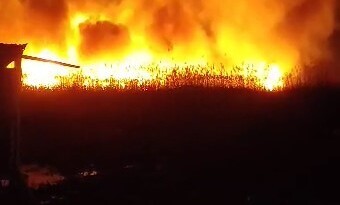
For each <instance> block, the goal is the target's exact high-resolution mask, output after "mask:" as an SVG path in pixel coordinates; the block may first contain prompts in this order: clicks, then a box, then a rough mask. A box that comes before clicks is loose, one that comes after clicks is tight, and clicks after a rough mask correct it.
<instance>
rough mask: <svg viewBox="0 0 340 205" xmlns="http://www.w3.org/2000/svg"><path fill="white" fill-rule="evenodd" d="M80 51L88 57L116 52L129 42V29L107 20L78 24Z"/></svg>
mask: <svg viewBox="0 0 340 205" xmlns="http://www.w3.org/2000/svg"><path fill="white" fill-rule="evenodd" d="M79 30H80V34H81V44H80V51H81V53H82V54H83V55H84V56H86V57H89V58H92V57H95V56H104V55H106V54H107V53H108V54H110V53H112V52H113V53H118V52H121V50H122V49H124V47H125V46H126V45H128V44H129V41H130V39H129V31H128V29H127V28H126V27H125V26H124V25H119V24H114V23H111V22H109V21H97V22H94V23H93V22H88V21H87V22H84V23H81V24H80V25H79Z"/></svg>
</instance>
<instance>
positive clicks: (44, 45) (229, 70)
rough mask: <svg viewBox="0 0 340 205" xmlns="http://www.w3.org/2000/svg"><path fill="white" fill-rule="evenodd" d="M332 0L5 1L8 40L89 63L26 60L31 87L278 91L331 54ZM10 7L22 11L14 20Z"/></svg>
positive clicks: (2, 35) (33, 51)
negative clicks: (294, 74)
mask: <svg viewBox="0 0 340 205" xmlns="http://www.w3.org/2000/svg"><path fill="white" fill-rule="evenodd" d="M334 5H335V1H334V0H297V1H285V2H282V1H280V0H249V1H247V3H245V2H242V1H231V0H227V1H225V2H223V1H219V0H211V1H209V2H204V1H196V0H188V1H178V0H157V1H152V2H146V1H145V0H137V1H135V0H123V1H112V2H111V3H110V2H108V1H105V2H104V1H90V0H86V1H84V2H83V1H77V0H70V1H66V0H49V1H39V0H25V1H19V2H17V1H14V0H10V1H6V2H2V3H0V6H4V7H3V8H6V9H4V12H3V13H2V14H0V17H3V18H2V19H4V21H2V20H1V18H0V23H2V24H0V28H6V29H0V40H1V41H5V42H6V41H14V42H28V43H29V45H28V47H27V50H26V51H25V52H26V53H25V54H26V55H31V56H37V57H42V58H47V59H52V60H57V61H62V62H66V63H71V64H76V65H80V66H81V68H80V69H70V68H66V67H62V66H58V65H54V64H49V63H40V62H34V61H30V60H24V61H23V65H22V67H23V84H24V86H27V87H30V88H48V89H61V88H70V87H81V88H85V89H112V88H137V89H148V88H155V89H158V88H172V87H180V86H185V85H189V86H207V87H215V86H217V87H246V88H251V89H264V90H268V91H275V90H279V89H283V88H285V87H287V86H288V83H287V80H286V78H287V77H288V76H291V73H292V72H294V69H295V68H298V67H303V66H305V65H306V64H310V63H313V62H315V61H318V60H320V59H322V58H324V57H325V56H324V55H326V53H327V51H326V49H327V48H326V46H325V45H326V44H327V39H328V38H329V37H330V35H331V33H332V31H333V29H334V24H335V22H334V15H335V12H334V8H335V6H334ZM11 13H18V16H17V18H16V19H19V20H18V21H16V20H15V19H14V18H11V19H9V18H8V16H10V14H11ZM19 14H20V15H19ZM6 20H8V21H10V24H7V23H6V22H7V21H6ZM310 22H313V23H310ZM9 33H10V34H11V35H9Z"/></svg>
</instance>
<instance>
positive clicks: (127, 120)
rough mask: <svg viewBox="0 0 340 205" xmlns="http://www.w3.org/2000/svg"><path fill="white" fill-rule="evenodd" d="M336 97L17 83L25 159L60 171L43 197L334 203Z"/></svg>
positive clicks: (339, 131)
mask: <svg viewBox="0 0 340 205" xmlns="http://www.w3.org/2000/svg"><path fill="white" fill-rule="evenodd" d="M339 106H340V90H337V89H330V88H323V89H297V90H293V91H286V92H279V93H261V92H255V91H247V90H223V89H221V90H219V89H215V90H213V89H194V88H192V89H191V88H190V89H189V88H186V89H177V90H168V91H150V92H137V91H126V92H113V91H110V92H104V91H102V92H90V91H86V92H84V91H83V92H79V91H59V92H38V91H25V92H24V94H23V97H22V126H23V127H22V160H23V161H24V162H25V163H36V164H42V165H44V164H47V165H49V166H53V167H55V168H56V169H58V171H59V172H61V173H62V174H63V175H64V176H68V178H67V180H65V181H64V183H61V184H59V185H57V186H51V187H45V188H42V189H40V190H39V191H34V192H33V195H34V197H35V198H36V200H37V201H39V202H40V203H42V204H43V203H46V204H51V203H52V204H53V203H56V204H162V205H163V204H231V205H237V204H261V205H262V204H324V205H325V204H339V203H340V199H339V198H338V196H339V187H338V186H339V184H340V166H339V157H340V151H339V145H340V109H339ZM88 166H90V167H91V168H89V169H95V170H96V171H97V172H98V174H97V175H96V176H92V177H84V178H81V177H74V176H75V175H76V173H78V172H79V170H81V169H83V168H86V167H88Z"/></svg>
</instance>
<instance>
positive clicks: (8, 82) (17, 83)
mask: <svg viewBox="0 0 340 205" xmlns="http://www.w3.org/2000/svg"><path fill="white" fill-rule="evenodd" d="M25 48H26V44H23V45H17V44H2V43H0V163H1V164H0V200H1V201H0V204H3V202H5V204H7V203H11V204H27V203H28V202H27V201H29V199H28V195H27V191H26V188H25V185H24V184H25V183H24V179H23V176H22V175H21V173H20V171H19V165H20V156H19V155H20V154H19V153H20V152H19V147H20V143H19V139H20V109H19V108H20V106H19V104H20V91H21V89H22V83H21V76H22V69H21V61H22V59H28V60H36V61H41V62H47V63H54V64H58V65H62V66H67V67H73V68H79V66H75V65H70V64H66V63H62V62H58V61H52V60H47V59H42V58H38V57H33V56H27V55H23V52H24V50H25ZM13 199H15V200H13Z"/></svg>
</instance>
